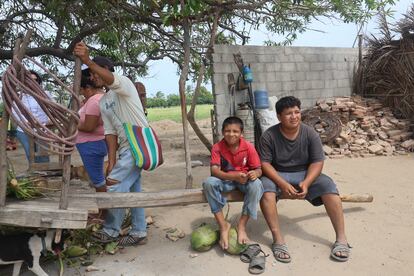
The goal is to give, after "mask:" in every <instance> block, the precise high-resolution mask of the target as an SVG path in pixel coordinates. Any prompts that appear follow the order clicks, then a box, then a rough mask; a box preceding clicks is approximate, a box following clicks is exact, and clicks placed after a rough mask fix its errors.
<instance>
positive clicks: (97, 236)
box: [91, 229, 118, 244]
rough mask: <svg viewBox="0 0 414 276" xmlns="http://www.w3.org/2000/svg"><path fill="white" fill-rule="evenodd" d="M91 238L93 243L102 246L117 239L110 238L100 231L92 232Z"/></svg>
mask: <svg viewBox="0 0 414 276" xmlns="http://www.w3.org/2000/svg"><path fill="white" fill-rule="evenodd" d="M91 238H92V240H93V241H96V242H100V243H103V244H106V243H110V242H113V241H116V240H117V239H118V237H112V236H110V235H109V234H108V233H106V232H105V231H104V230H102V229H101V230H98V231H96V232H94V233H93V234H92V237H91Z"/></svg>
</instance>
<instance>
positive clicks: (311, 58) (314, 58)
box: [304, 54, 319, 62]
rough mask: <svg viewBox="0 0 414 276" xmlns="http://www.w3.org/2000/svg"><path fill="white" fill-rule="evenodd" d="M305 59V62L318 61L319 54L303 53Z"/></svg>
mask: <svg viewBox="0 0 414 276" xmlns="http://www.w3.org/2000/svg"><path fill="white" fill-rule="evenodd" d="M304 58H305V61H307V62H319V55H316V54H312V55H304Z"/></svg>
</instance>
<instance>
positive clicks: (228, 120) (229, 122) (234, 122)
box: [221, 116, 244, 132]
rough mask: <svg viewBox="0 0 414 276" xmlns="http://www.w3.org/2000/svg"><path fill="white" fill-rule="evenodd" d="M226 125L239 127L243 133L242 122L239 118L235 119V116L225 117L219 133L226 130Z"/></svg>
mask: <svg viewBox="0 0 414 276" xmlns="http://www.w3.org/2000/svg"><path fill="white" fill-rule="evenodd" d="M228 125H239V126H240V130H241V131H242V132H243V129H244V124H243V121H242V120H241V119H240V118H239V117H235V116H230V117H227V118H226V119H225V120H224V121H223V125H222V127H221V131H224V129H225V128H226V126H228Z"/></svg>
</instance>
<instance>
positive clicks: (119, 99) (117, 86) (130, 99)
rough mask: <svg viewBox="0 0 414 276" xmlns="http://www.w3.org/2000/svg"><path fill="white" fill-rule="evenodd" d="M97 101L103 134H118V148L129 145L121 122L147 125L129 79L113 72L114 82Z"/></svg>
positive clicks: (135, 91)
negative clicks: (102, 124)
mask: <svg viewBox="0 0 414 276" xmlns="http://www.w3.org/2000/svg"><path fill="white" fill-rule="evenodd" d="M108 88H109V89H110V90H109V91H108V92H106V93H105V95H104V96H103V97H102V98H101V101H100V103H99V106H100V109H101V115H102V120H103V123H104V130H105V135H108V134H113V135H117V136H118V145H119V148H118V150H120V149H122V148H125V147H129V143H128V138H127V137H126V135H125V132H124V128H123V126H122V123H130V124H133V125H138V126H141V127H147V126H148V121H147V117H145V113H144V108H143V107H142V104H141V100H140V99H139V96H138V92H137V90H136V88H135V86H134V84H133V83H132V81H131V80H130V79H128V78H127V77H125V76H119V75H116V74H114V82H113V83H112V84H111V85H109V86H108Z"/></svg>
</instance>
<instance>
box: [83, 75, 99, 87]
mask: <svg viewBox="0 0 414 276" xmlns="http://www.w3.org/2000/svg"><path fill="white" fill-rule="evenodd" d="M80 87H82V88H87V87H95V83H94V82H93V81H92V80H91V78H90V77H89V76H87V75H84V74H82V77H81V83H80Z"/></svg>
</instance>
